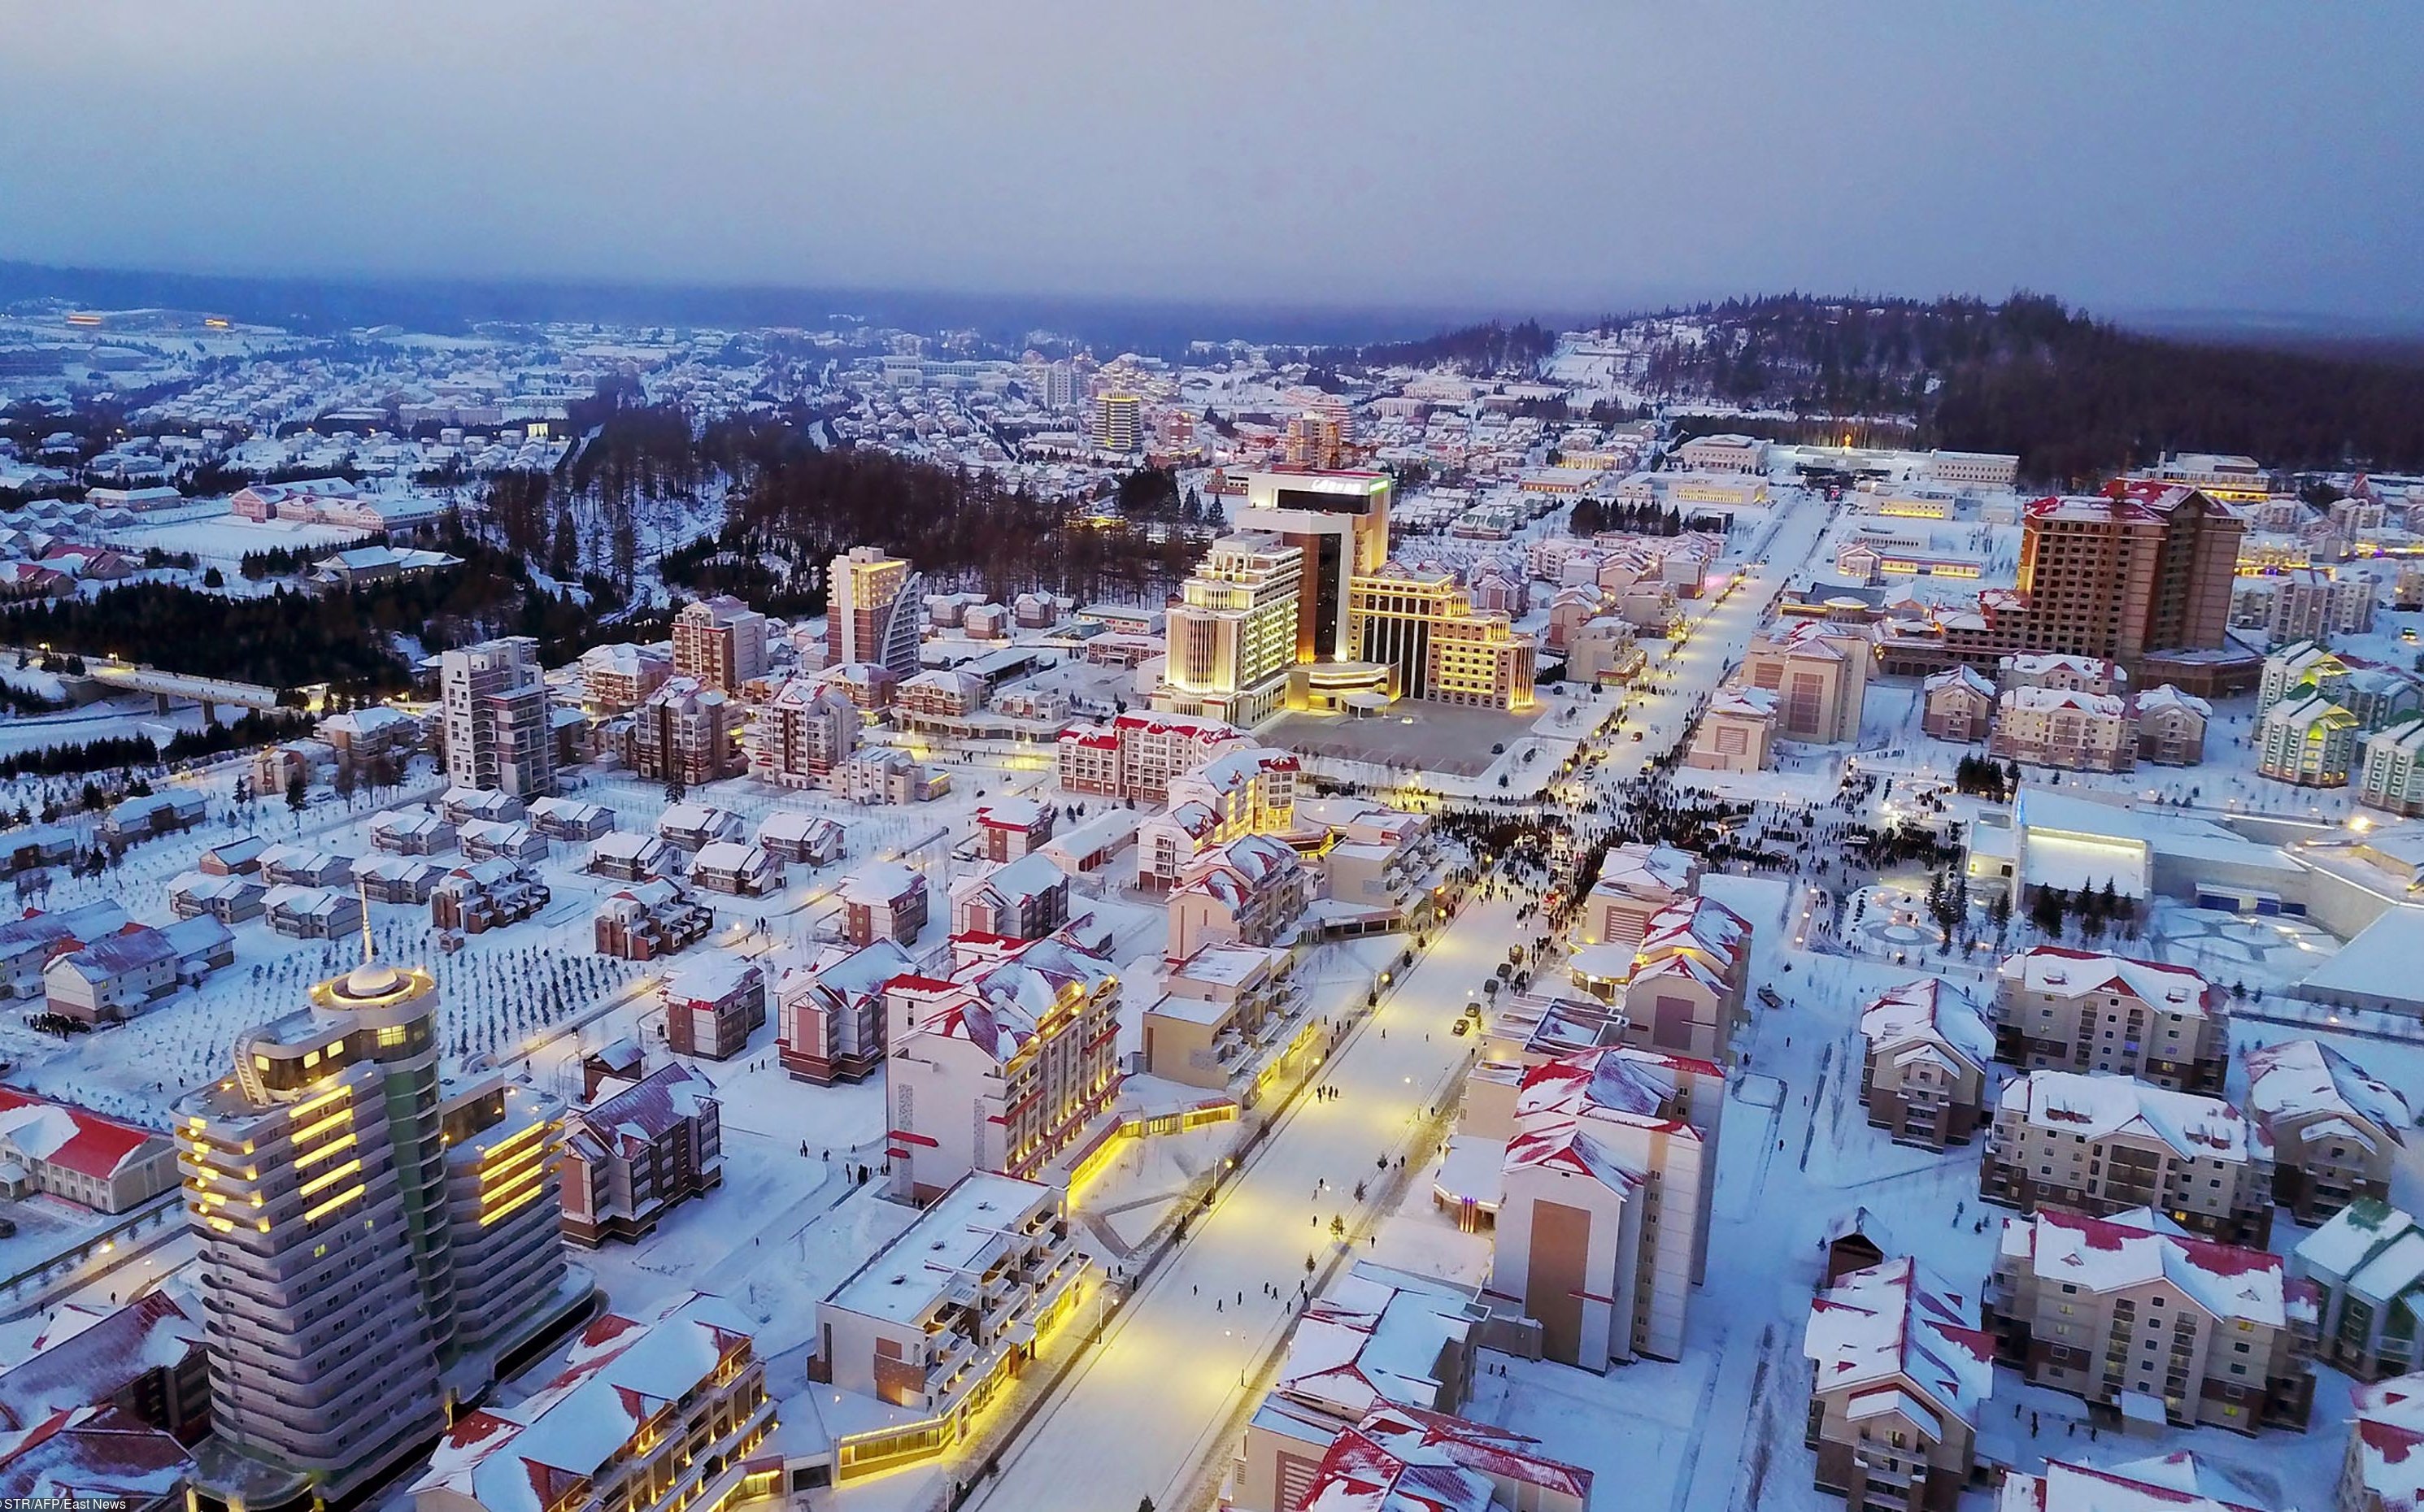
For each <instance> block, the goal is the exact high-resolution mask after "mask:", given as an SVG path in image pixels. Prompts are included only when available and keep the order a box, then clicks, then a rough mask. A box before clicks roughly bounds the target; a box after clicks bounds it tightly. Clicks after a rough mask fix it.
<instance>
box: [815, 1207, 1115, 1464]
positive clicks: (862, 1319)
mask: <svg viewBox="0 0 2424 1512" xmlns="http://www.w3.org/2000/svg"><path fill="white" fill-rule="evenodd" d="M1090 1269H1091V1265H1090V1263H1089V1261H1088V1259H1087V1256H1086V1253H1085V1251H1084V1250H1083V1249H1081V1248H1080V1247H1079V1246H1078V1244H1077V1241H1076V1235H1075V1233H1074V1231H1073V1230H1072V1227H1071V1225H1070V1222H1069V1218H1068V1216H1067V1214H1065V1213H1064V1212H1062V1210H1061V1193H1060V1192H1059V1191H1058V1190H1056V1189H1055V1188H1053V1187H1051V1186H1045V1185H1044V1184H1042V1183H1039V1182H1030V1181H1021V1180H1018V1179H1016V1178H1014V1177H1010V1176H1003V1175H997V1174H994V1173H992V1172H987V1171H977V1172H973V1173H971V1174H969V1175H967V1176H964V1177H962V1178H961V1179H960V1180H959V1181H957V1182H955V1183H954V1184H952V1186H951V1187H950V1189H949V1190H948V1191H946V1192H943V1193H942V1194H940V1195H939V1196H937V1197H936V1198H935V1199H934V1201H933V1203H932V1204H931V1205H929V1206H928V1207H927V1209H926V1210H925V1211H924V1212H923V1213H920V1214H918V1215H917V1218H916V1219H915V1220H914V1221H913V1222H911V1223H910V1225H909V1226H908V1227H907V1228H906V1229H903V1230H902V1231H901V1233H899V1234H897V1235H896V1236H894V1238H893V1239H892V1241H891V1242H890V1243H889V1244H887V1245H885V1247H884V1248H883V1249H879V1250H877V1251H876V1252H875V1253H874V1254H873V1255H871V1256H869V1259H868V1261H867V1263H866V1264H865V1265H861V1266H859V1268H858V1269H857V1270H856V1271H855V1272H853V1274H852V1275H851V1276H850V1278H849V1279H848V1280H846V1281H843V1282H842V1283H841V1284H840V1285H839V1286H837V1287H836V1288H834V1290H833V1292H832V1294H831V1295H829V1296H828V1297H825V1298H824V1299H823V1300H822V1301H821V1302H819V1303H818V1304H817V1350H816V1353H815V1354H813V1355H811V1356H810V1357H809V1362H808V1371H809V1378H810V1379H811V1380H815V1381H819V1382H822V1383H828V1384H830V1385H832V1386H834V1387H837V1388H838V1389H840V1390H842V1391H846V1392H854V1393H858V1394H859V1395H862V1396H871V1397H874V1398H876V1399H877V1400H878V1401H881V1402H884V1403H886V1404H888V1405H890V1406H892V1407H896V1408H903V1409H908V1410H909V1411H910V1412H912V1413H914V1414H915V1415H916V1418H917V1421H918V1423H919V1427H920V1430H921V1431H922V1432H925V1433H926V1434H927V1435H928V1437H929V1440H930V1441H931V1443H932V1449H931V1451H930V1452H932V1453H937V1454H939V1453H942V1452H944V1451H946V1450H948V1449H949V1447H950V1446H951V1445H952V1444H954V1443H956V1442H957V1441H958V1440H959V1439H960V1438H961V1436H962V1435H963V1434H964V1433H965V1431H966V1430H967V1427H968V1419H969V1418H970V1417H971V1416H972V1415H973V1414H974V1413H975V1412H976V1411H977V1410H978V1409H980V1408H981V1406H982V1405H983V1404H984V1403H985V1402H987V1401H989V1400H991V1399H992V1398H993V1397H994V1395H995V1394H996V1393H997V1392H998V1391H999V1390H1000V1388H1001V1387H1002V1386H1004V1385H1005V1384H1007V1383H1008V1382H1009V1381H1010V1380H1012V1379H1013V1377H1016V1376H1017V1375H1018V1374H1019V1373H1020V1372H1021V1371H1022V1370H1023V1369H1024V1368H1025V1367H1026V1365H1027V1363H1028V1361H1030V1360H1031V1359H1033V1358H1034V1352H1035V1346H1036V1341H1037V1339H1038V1338H1040V1337H1042V1336H1044V1335H1045V1334H1048V1333H1049V1332H1050V1330H1051V1329H1052V1328H1053V1326H1054V1325H1055V1324H1057V1323H1058V1322H1060V1321H1061V1319H1062V1318H1063V1317H1065V1316H1067V1315H1068V1314H1069V1313H1070V1312H1071V1311H1072V1310H1073V1309H1074V1308H1076V1305H1077V1303H1078V1301H1079V1299H1080V1298H1081V1297H1083V1295H1084V1293H1085V1290H1086V1285H1087V1280H1088V1276H1089V1272H1090Z"/></svg>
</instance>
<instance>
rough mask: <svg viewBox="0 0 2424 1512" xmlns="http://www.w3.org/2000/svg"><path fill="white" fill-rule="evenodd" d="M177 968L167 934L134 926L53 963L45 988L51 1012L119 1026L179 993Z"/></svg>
mask: <svg viewBox="0 0 2424 1512" xmlns="http://www.w3.org/2000/svg"><path fill="white" fill-rule="evenodd" d="M213 922H216V921H215V920H214V921H213ZM177 966H178V955H177V947H176V946H175V945H173V944H172V943H170V941H169V939H168V937H167V935H165V934H163V933H162V932H161V931H158V930H155V929H152V928H151V927H150V926H148V925H143V924H129V925H126V926H124V927H123V928H120V929H119V930H117V931H113V932H111V933H108V934H104V935H102V936H100V937H99V938H98V939H95V940H92V941H90V942H88V943H87V944H86V945H84V946H83V947H81V948H79V949H75V950H71V951H68V952H67V953H66V954H64V955H61V956H59V957H58V958H57V959H56V960H55V961H53V962H52V963H50V965H49V966H48V967H47V968H46V969H44V971H43V972H42V986H43V990H44V993H45V995H47V996H48V998H49V1000H50V1001H49V1005H48V1006H49V1010H50V1011H52V1012H54V1013H57V1014H60V1015H61V1016H63V1017H66V1018H72V1019H74V1020H75V1021H76V1022H77V1023H79V1024H118V1023H121V1022H123V1021H125V1020H127V1019H130V1018H133V1017H134V1016H135V1015H136V1014H137V1013H140V1012H141V1011H143V1010H145V1009H147V1008H149V1007H151V1005H152V1004H153V1003H156V1002H158V1001H159V1000H160V999H162V998H164V997H167V996H169V995H172V994H174V993H175V992H176V991H177V988H178V986H179V981H178V976H177Z"/></svg>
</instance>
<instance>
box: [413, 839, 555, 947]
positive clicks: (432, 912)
mask: <svg viewBox="0 0 2424 1512" xmlns="http://www.w3.org/2000/svg"><path fill="white" fill-rule="evenodd" d="M549 900H550V894H549V892H548V889H547V883H543V882H541V881H540V880H539V879H538V877H537V876H536V875H535V874H534V873H533V872H530V871H527V870H525V869H523V867H522V866H521V865H520V863H518V862H516V861H512V860H509V859H507V858H506V857H504V856H490V857H489V858H488V859H487V860H486V861H473V862H470V863H467V864H466V865H463V866H459V867H455V868H454V870H452V871H449V872H448V873H446V875H444V876H443V877H440V878H439V879H438V882H437V884H436V885H435V886H433V887H432V888H431V889H430V891H429V923H430V927H431V928H433V929H438V930H451V931H455V932H457V933H461V934H486V932H487V931H490V930H501V929H503V928H504V927H505V926H506V925H508V924H518V923H519V922H521V921H522V920H523V919H526V918H533V917H535V916H536V915H539V914H540V913H542V912H544V911H545V910H546V908H547V905H548V902H549Z"/></svg>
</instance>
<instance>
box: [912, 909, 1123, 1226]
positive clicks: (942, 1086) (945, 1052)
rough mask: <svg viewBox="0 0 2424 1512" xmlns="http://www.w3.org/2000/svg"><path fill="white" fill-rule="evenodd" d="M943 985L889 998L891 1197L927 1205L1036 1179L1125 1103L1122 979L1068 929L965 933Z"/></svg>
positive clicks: (921, 984)
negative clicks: (991, 1179)
mask: <svg viewBox="0 0 2424 1512" xmlns="http://www.w3.org/2000/svg"><path fill="white" fill-rule="evenodd" d="M951 953H952V966H951V969H950V973H949V976H948V977H932V976H922V975H914V974H913V975H902V976H898V977H895V978H893V979H891V980H890V981H889V982H888V983H886V984H885V989H884V999H885V1031H884V1034H885V1047H886V1049H887V1052H888V1058H887V1059H886V1060H885V1076H884V1096H885V1110H886V1112H887V1115H888V1117H889V1120H890V1122H889V1123H888V1124H887V1128H888V1129H889V1131H890V1135H891V1138H890V1141H889V1147H888V1153H889V1155H890V1158H891V1163H892V1188H893V1191H894V1193H895V1194H896V1195H898V1196H901V1197H904V1198H907V1199H909V1200H911V1201H914V1202H929V1201H932V1200H933V1198H934V1197H935V1196H936V1195H938V1194H939V1193H941V1192H942V1191H943V1190H944V1189H945V1188H946V1187H948V1186H950V1185H951V1184H952V1183H953V1182H956V1181H958V1180H959V1179H960V1178H961V1177H962V1176H964V1175H965V1174H967V1173H968V1172H969V1171H972V1170H989V1171H999V1172H1002V1173H1004V1174H1007V1175H1012V1176H1017V1177H1021V1178H1039V1177H1040V1176H1041V1175H1042V1173H1044V1172H1045V1171H1047V1170H1050V1169H1051V1167H1052V1165H1053V1163H1054V1162H1055V1160H1056V1159H1057V1158H1059V1157H1060V1156H1061V1155H1062V1154H1065V1153H1067V1152H1069V1151H1072V1150H1076V1149H1083V1148H1085V1146H1086V1143H1087V1140H1088V1137H1089V1136H1090V1135H1091V1134H1092V1131H1093V1128H1094V1126H1095V1125H1096V1123H1097V1122H1100V1121H1101V1120H1103V1119H1105V1118H1106V1117H1108V1114H1109V1112H1110V1107H1111V1104H1112V1102H1113V1100H1114V1099H1115V1098H1116V1097H1117V1096H1118V1094H1119V1088H1120V1073H1119V1059H1118V1055H1117V1041H1118V1037H1119V1002H1120V979H1119V977H1118V975H1117V974H1116V973H1115V972H1113V970H1112V969H1111V963H1110V962H1109V961H1108V960H1107V959H1106V958H1104V957H1103V956H1100V955H1097V954H1096V953H1094V952H1093V951H1092V950H1089V949H1087V948H1086V947H1083V946H1081V945H1079V944H1077V943H1076V940H1075V939H1073V938H1072V937H1070V935H1069V934H1068V933H1067V932H1066V931H1063V932H1061V933H1059V934H1053V935H1048V936H1046V937H1045V938H1044V939H1041V940H1013V939H1005V938H1000V937H997V936H993V935H961V936H959V937H957V938H955V939H953V940H952V942H951Z"/></svg>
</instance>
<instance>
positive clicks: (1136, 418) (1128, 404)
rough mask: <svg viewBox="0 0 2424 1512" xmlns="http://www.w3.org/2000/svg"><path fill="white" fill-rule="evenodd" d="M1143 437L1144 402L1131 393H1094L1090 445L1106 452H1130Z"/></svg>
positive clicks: (1137, 445) (1141, 441)
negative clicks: (1091, 440) (1092, 440)
mask: <svg viewBox="0 0 2424 1512" xmlns="http://www.w3.org/2000/svg"><path fill="white" fill-rule="evenodd" d="M1143 440H1144V401H1143V400H1141V399H1140V398H1138V397H1137V396H1136V395H1135V394H1132V393H1104V394H1096V395H1095V396H1094V444H1095V445H1096V446H1098V447H1100V448H1102V449H1103V450H1104V451H1106V452H1133V451H1135V450H1136V449H1137V448H1138V447H1139V446H1140V445H1141V444H1142V443H1143Z"/></svg>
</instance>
